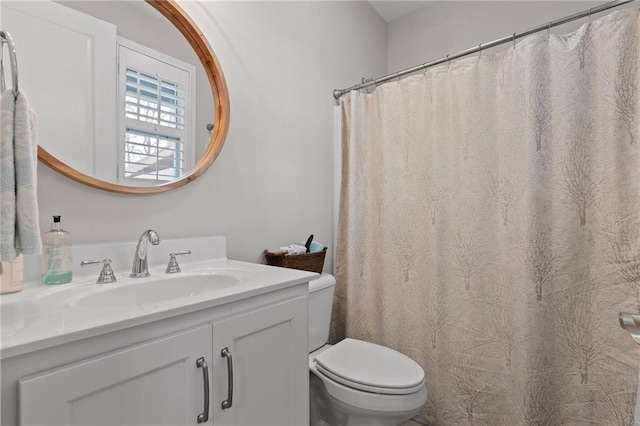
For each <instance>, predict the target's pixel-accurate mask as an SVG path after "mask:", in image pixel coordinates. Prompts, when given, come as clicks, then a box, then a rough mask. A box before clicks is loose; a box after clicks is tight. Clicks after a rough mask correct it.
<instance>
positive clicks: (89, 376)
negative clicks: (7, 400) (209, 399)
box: [19, 325, 212, 426]
mask: <svg viewBox="0 0 640 426" xmlns="http://www.w3.org/2000/svg"><path fill="white" fill-rule="evenodd" d="M211 345H212V342H211V325H206V326H202V327H198V328H196V329H191V330H189V331H185V332H183V333H179V334H174V335H171V336H169V337H166V338H162V339H159V340H153V341H151V342H148V343H144V344H140V345H137V346H133V347H130V348H127V349H124V350H121V351H117V352H113V353H110V354H107V355H104V356H100V357H97V358H92V359H89V360H86V361H82V362H79V363H76V364H73V365H69V366H65V367H62V368H58V369H55V370H51V371H48V372H44V373H41V374H38V375H35V376H31V377H29V378H25V379H22V380H20V382H19V390H20V424H21V425H82V426H86V425H111V426H114V425H127V426H133V425H154V426H156V425H196V424H198V422H197V416H198V414H199V413H201V412H202V411H203V406H204V384H203V383H204V378H203V372H202V368H198V367H197V366H196V360H197V359H198V358H200V357H204V358H205V360H206V362H207V363H209V362H210V360H211V356H210V354H211ZM208 424H211V420H209V422H208Z"/></svg>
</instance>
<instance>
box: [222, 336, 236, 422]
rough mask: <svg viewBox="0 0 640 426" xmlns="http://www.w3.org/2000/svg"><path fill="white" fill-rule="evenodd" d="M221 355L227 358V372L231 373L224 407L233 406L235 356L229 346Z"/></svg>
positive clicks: (223, 403) (223, 402)
mask: <svg viewBox="0 0 640 426" xmlns="http://www.w3.org/2000/svg"><path fill="white" fill-rule="evenodd" d="M220 356H222V357H223V358H227V372H228V375H229V382H228V387H227V399H225V400H224V401H222V409H223V410H224V409H227V408H231V406H232V405H233V357H232V356H231V352H230V351H229V348H224V349H223V350H222V351H221V352H220Z"/></svg>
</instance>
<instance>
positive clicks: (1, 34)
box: [0, 30, 18, 96]
mask: <svg viewBox="0 0 640 426" xmlns="http://www.w3.org/2000/svg"><path fill="white" fill-rule="evenodd" d="M0 42H1V43H0V48H1V49H0V57H1V58H2V59H4V45H5V44H6V45H7V48H8V50H9V61H10V62H11V80H12V82H13V95H14V96H18V60H17V57H16V45H15V43H14V42H13V37H11V34H9V32H8V31H5V30H0ZM0 63H1V64H2V65H4V61H3V60H0ZM0 68H2V76H1V77H0V85H1V86H2V87H1V88H2V91H3V92H4V91H5V90H6V88H7V86H6V84H5V81H4V68H3V67H1V66H0Z"/></svg>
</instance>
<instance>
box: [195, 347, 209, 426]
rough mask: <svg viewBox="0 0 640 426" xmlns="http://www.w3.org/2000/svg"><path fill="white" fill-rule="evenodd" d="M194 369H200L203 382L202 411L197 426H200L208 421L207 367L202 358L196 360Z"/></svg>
mask: <svg viewBox="0 0 640 426" xmlns="http://www.w3.org/2000/svg"><path fill="white" fill-rule="evenodd" d="M196 367H198V368H202V380H203V381H204V411H203V412H202V413H200V414H198V424H200V423H206V422H207V421H209V366H208V365H207V362H206V361H205V360H204V358H198V359H197V360H196Z"/></svg>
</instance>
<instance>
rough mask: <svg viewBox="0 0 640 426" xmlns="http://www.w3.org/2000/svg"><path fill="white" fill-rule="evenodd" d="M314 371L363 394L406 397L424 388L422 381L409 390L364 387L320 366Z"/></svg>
mask: <svg viewBox="0 0 640 426" xmlns="http://www.w3.org/2000/svg"><path fill="white" fill-rule="evenodd" d="M316 369H317V371H318V373H320V374H322V375H324V376H326V377H328V378H329V379H331V380H334V381H336V382H338V383H340V384H341V385H343V386H346V387H348V388H351V389H357V390H361V391H365V392H372V393H377V394H381V395H406V394H409V393H415V392H418V391H419V390H420V389H422V388H423V387H424V386H425V384H424V380H423V381H422V382H420V383H418V384H417V385H415V386H412V387H409V388H388V387H382V386H370V385H366V384H363V383H358V382H353V381H350V380H348V379H345V378H344V377H340V376H338V375H336V374H334V373H332V372H331V371H329V370H326V369H325V368H324V367H322V365H320V364H316Z"/></svg>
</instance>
